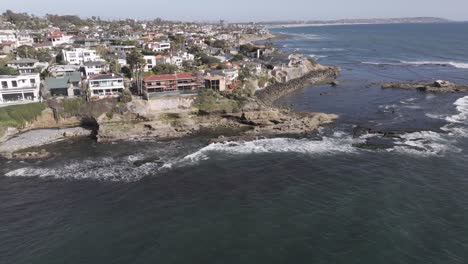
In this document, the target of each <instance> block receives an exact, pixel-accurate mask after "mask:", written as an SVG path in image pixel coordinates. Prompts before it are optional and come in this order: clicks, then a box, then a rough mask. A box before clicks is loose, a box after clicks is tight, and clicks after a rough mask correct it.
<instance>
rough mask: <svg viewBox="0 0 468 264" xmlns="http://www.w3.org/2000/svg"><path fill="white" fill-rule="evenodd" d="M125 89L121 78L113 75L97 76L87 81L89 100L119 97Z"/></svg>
mask: <svg viewBox="0 0 468 264" xmlns="http://www.w3.org/2000/svg"><path fill="white" fill-rule="evenodd" d="M124 89H125V86H124V81H123V77H122V76H120V75H114V74H97V75H93V76H91V77H89V79H88V92H89V96H90V98H91V99H105V98H114V97H119V96H120V94H121V93H122V92H123V90H124Z"/></svg>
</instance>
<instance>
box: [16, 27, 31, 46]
mask: <svg viewBox="0 0 468 264" xmlns="http://www.w3.org/2000/svg"><path fill="white" fill-rule="evenodd" d="M16 38H17V44H18V46H21V45H29V46H32V44H34V39H33V37H32V36H31V34H30V33H29V32H26V31H20V32H17V33H16Z"/></svg>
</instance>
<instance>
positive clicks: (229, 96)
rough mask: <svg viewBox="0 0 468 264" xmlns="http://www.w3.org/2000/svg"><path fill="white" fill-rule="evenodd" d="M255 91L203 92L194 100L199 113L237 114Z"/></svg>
mask: <svg viewBox="0 0 468 264" xmlns="http://www.w3.org/2000/svg"><path fill="white" fill-rule="evenodd" d="M254 91H255V89H236V90H234V91H233V92H221V93H219V92H215V91H213V90H203V91H201V92H200V94H199V95H198V97H197V99H196V100H195V104H194V105H195V107H196V108H198V110H199V111H200V113H203V114H211V113H224V114H225V113H238V112H240V111H241V109H242V107H243V106H244V105H245V104H246V103H247V102H248V100H249V98H250V97H251V96H252V95H253V94H254Z"/></svg>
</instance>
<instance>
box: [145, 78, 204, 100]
mask: <svg viewBox="0 0 468 264" xmlns="http://www.w3.org/2000/svg"><path fill="white" fill-rule="evenodd" d="M199 88H200V84H199V83H198V81H197V78H196V77H195V76H194V75H192V74H191V73H188V72H182V73H176V74H161V75H151V76H147V77H145V78H144V79H143V95H144V96H145V97H146V98H147V99H149V98H151V97H154V96H158V95H167V94H171V95H177V94H184V93H193V91H196V90H198V89H199Z"/></svg>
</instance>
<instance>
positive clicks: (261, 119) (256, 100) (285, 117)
mask: <svg viewBox="0 0 468 264" xmlns="http://www.w3.org/2000/svg"><path fill="white" fill-rule="evenodd" d="M309 70H310V69H309ZM338 74H339V69H338V68H335V67H325V66H321V65H316V66H314V68H313V70H310V71H308V72H307V73H306V74H304V75H303V76H302V77H300V78H297V79H293V80H291V81H289V82H287V83H282V84H275V85H272V86H270V87H267V88H265V89H263V90H262V91H260V92H259V93H257V94H256V96H254V97H250V98H248V99H246V100H247V101H246V102H243V103H242V107H241V108H240V109H236V110H234V109H231V110H223V111H221V112H219V111H213V112H206V111H200V109H198V108H197V107H196V106H195V103H194V100H195V99H194V98H182V99H181V98H179V99H178V100H177V102H176V104H178V105H179V107H177V108H172V109H169V110H168V109H159V108H158V107H155V105H161V103H162V101H161V102H160V101H153V102H152V101H142V100H134V101H132V102H130V103H128V104H127V105H126V109H127V110H126V111H125V112H122V113H114V114H112V115H109V114H108V113H105V114H103V115H101V116H99V117H97V118H95V119H94V121H93V122H95V128H94V131H92V129H91V130H90V129H84V128H81V127H73V128H64V127H69V126H71V124H75V126H77V125H78V124H79V122H80V120H79V119H78V118H77V117H76V116H72V117H70V118H66V119H61V120H59V121H57V120H54V115H53V111H51V109H46V110H44V111H43V113H42V115H41V116H39V117H38V118H37V119H36V121H35V122H33V123H31V124H28V126H27V128H25V129H23V130H21V131H19V130H15V131H13V132H12V133H10V134H8V135H7V137H6V138H3V141H4V142H3V143H2V144H0V155H1V156H3V157H5V158H8V159H20V160H30V159H43V158H48V157H49V156H50V153H47V152H46V151H44V150H41V151H32V152H31V151H30V152H25V151H27V150H28V149H31V148H37V147H39V146H42V145H47V144H50V143H53V142H56V141H58V140H62V139H65V138H70V137H77V136H91V135H95V136H96V139H97V141H98V142H99V143H110V142H116V141H126V140H142V139H159V140H171V139H180V138H183V137H189V136H200V135H201V136H203V135H210V137H211V138H212V141H213V142H220V141H230V140H246V141H248V140H252V139H256V138H258V137H278V136H305V135H307V134H309V133H311V132H313V131H315V130H316V129H318V128H319V127H320V126H321V125H324V124H329V123H332V122H334V121H335V120H336V119H337V118H338V116H336V115H333V114H324V113H296V112H292V111H290V110H286V109H280V108H276V107H274V106H273V103H274V102H275V101H276V100H277V99H279V98H280V97H282V96H284V95H286V94H288V93H290V92H292V91H294V90H297V89H300V88H303V87H304V86H306V85H308V84H313V83H315V82H319V81H320V82H323V81H324V80H327V79H330V78H336V77H337V76H338ZM158 100H160V99H158ZM226 100H228V99H226ZM181 102H184V103H183V105H181V104H182V103H181ZM188 102H191V103H190V104H189V103H188ZM231 102H233V101H232V100H231ZM234 102H235V101H234ZM28 129H29V131H28ZM25 131H26V132H25Z"/></svg>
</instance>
